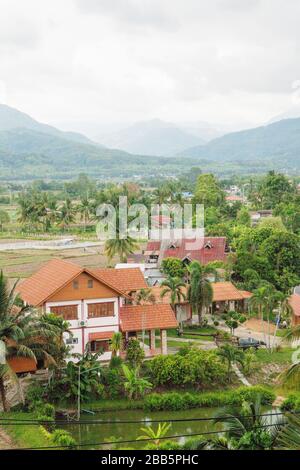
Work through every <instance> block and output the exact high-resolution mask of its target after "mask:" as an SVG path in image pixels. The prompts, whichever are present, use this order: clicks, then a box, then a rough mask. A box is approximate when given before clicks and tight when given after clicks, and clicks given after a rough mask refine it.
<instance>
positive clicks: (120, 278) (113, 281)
mask: <svg viewBox="0 0 300 470" xmlns="http://www.w3.org/2000/svg"><path fill="white" fill-rule="evenodd" d="M90 272H91V273H93V274H94V275H95V276H96V277H98V278H99V279H102V280H103V281H104V282H105V283H108V284H110V285H111V286H113V287H115V288H116V289H119V290H121V291H122V292H125V293H126V292H132V291H136V290H140V289H147V287H148V286H147V283H146V281H145V278H144V276H143V273H142V271H141V270H140V268H125V269H90Z"/></svg>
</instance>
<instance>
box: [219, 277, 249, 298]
mask: <svg viewBox="0 0 300 470" xmlns="http://www.w3.org/2000/svg"><path fill="white" fill-rule="evenodd" d="M212 288H213V292H214V302H222V301H225V300H243V299H246V298H249V297H251V293H250V292H247V293H246V291H240V290H238V289H237V288H236V287H235V286H234V285H233V284H232V283H231V282H215V283H213V284H212Z"/></svg>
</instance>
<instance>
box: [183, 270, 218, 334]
mask: <svg viewBox="0 0 300 470" xmlns="http://www.w3.org/2000/svg"><path fill="white" fill-rule="evenodd" d="M188 270H189V277H190V285H189V288H188V295H187V298H188V301H189V303H190V305H191V306H192V309H193V312H194V313H196V314H197V315H198V319H199V325H200V324H201V322H202V315H203V311H204V309H208V308H209V307H210V306H211V304H212V301H213V288H212V285H211V283H210V281H209V279H208V274H211V268H207V267H204V266H201V264H200V263H199V262H198V261H193V262H192V263H191V264H190V266H189V269H188Z"/></svg>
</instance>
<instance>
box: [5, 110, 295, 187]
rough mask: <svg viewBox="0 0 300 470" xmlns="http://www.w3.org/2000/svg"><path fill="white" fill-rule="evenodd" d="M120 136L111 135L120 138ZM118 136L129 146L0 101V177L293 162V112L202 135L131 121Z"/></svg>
mask: <svg viewBox="0 0 300 470" xmlns="http://www.w3.org/2000/svg"><path fill="white" fill-rule="evenodd" d="M191 127H192V126H191ZM195 128H196V129H199V127H198V126H197V125H195ZM116 134H117V133H116ZM121 137H122V135H121V134H120V133H118V136H117V135H115V139H117V140H118V141H119V145H120V146H121V140H122V138H121ZM123 137H124V141H126V142H127V145H128V147H127V145H125V144H124V145H125V147H127V148H129V146H130V148H131V149H132V152H134V153H132V152H128V151H125V150H124V148H125V147H124V148H123V149H118V148H115V147H116V142H115V145H113V141H112V140H111V145H112V147H114V148H113V149H112V148H109V147H105V146H104V145H103V143H101V144H98V143H96V142H94V141H92V140H90V139H89V138H87V137H86V136H85V135H83V134H80V133H77V132H64V131H62V130H59V129H57V128H55V127H52V126H48V125H47V124H42V123H40V122H38V121H36V120H34V119H32V118H31V117H30V116H28V115H27V114H24V113H21V112H19V111H17V110H16V109H13V108H10V107H8V106H5V105H0V178H1V179H32V178H47V177H48V178H71V177H74V176H77V175H78V173H79V172H85V173H87V174H90V175H93V176H94V177H96V178H99V179H103V178H106V177H108V176H114V177H118V178H123V177H128V178H132V177H133V176H141V175H152V176H159V175H164V176H174V175H176V174H177V175H180V174H183V172H188V171H189V170H190V168H191V167H193V166H198V167H201V169H202V170H203V171H206V172H208V171H212V172H215V173H217V174H219V175H222V174H223V175H225V174H226V175H229V174H234V173H237V172H243V173H246V172H248V173H252V172H263V171H264V172H265V171H267V170H269V169H279V170H287V171H291V172H294V173H297V172H298V171H299V169H300V118H295V119H283V120H281V121H278V122H274V123H271V124H268V125H265V126H261V127H257V128H255V129H248V130H244V131H239V132H233V133H230V134H226V135H224V136H221V137H218V138H216V139H213V140H211V141H210V142H208V143H205V142H204V140H203V139H200V137H197V136H196V135H193V134H192V132H185V131H183V130H181V129H179V128H178V127H176V126H175V125H173V124H166V123H163V122H162V121H157V120H155V121H150V122H146V123H145V122H144V123H139V124H137V125H135V126H133V127H132V128H131V129H130V130H129V131H128V129H127V130H126V132H125V133H124V134H123ZM130 139H131V143H130ZM195 142H196V144H197V145H194V144H195ZM199 142H200V144H199ZM106 143H107V142H105V144H106ZM191 143H192V146H191V147H189V148H185V146H186V145H190V144H191ZM178 148H179V150H178ZM137 150H140V151H139V152H138V151H137ZM141 150H143V151H141ZM172 152H173V153H172ZM157 155H162V156H157ZM220 163H221V164H220Z"/></svg>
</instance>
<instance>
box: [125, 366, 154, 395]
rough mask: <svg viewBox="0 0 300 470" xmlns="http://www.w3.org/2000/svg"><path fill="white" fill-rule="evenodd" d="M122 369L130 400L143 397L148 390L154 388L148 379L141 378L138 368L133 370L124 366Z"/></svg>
mask: <svg viewBox="0 0 300 470" xmlns="http://www.w3.org/2000/svg"><path fill="white" fill-rule="evenodd" d="M122 369H123V373H124V376H125V383H124V388H125V391H126V392H127V394H128V398H129V399H130V400H131V399H132V398H135V399H136V398H138V397H140V396H142V395H143V394H144V393H145V391H146V390H150V389H151V388H152V384H151V383H150V382H149V381H148V380H147V379H145V378H142V377H140V375H139V368H138V367H137V368H135V369H131V368H130V367H128V366H126V365H125V364H123V365H122Z"/></svg>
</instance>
